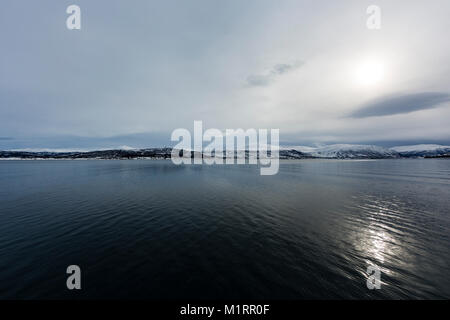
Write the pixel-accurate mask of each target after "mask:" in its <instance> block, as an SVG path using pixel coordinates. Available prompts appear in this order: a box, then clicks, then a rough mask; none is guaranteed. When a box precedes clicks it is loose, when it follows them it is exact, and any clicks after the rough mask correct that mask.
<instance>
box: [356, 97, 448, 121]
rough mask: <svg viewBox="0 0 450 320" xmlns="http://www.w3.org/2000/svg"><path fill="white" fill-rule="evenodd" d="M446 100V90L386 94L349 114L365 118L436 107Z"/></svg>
mask: <svg viewBox="0 0 450 320" xmlns="http://www.w3.org/2000/svg"><path fill="white" fill-rule="evenodd" d="M447 101H450V94H448V93H446V92H421V93H413V94H402V95H400V94H397V95H388V96H384V97H381V98H377V99H375V100H372V101H370V102H368V103H366V104H365V105H363V106H362V107H361V108H360V109H358V110H356V111H354V112H353V113H352V114H351V115H350V116H351V117H353V118H367V117H376V116H388V115H394V114H401V113H410V112H414V111H418V110H424V109H432V108H436V107H437V106H438V105H439V104H441V103H444V102H447Z"/></svg>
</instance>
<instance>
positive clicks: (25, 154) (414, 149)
mask: <svg viewBox="0 0 450 320" xmlns="http://www.w3.org/2000/svg"><path fill="white" fill-rule="evenodd" d="M268 149H269V150H270V149H271V148H268ZM272 150H273V149H272ZM186 151H187V150H186ZM171 152H172V149H171V148H148V149H134V148H125V147H121V148H120V149H112V150H96V151H88V152H85V151H73V150H71V151H68V150H64V151H63V152H61V151H60V150H58V151H55V150H40V151H35V150H33V151H32V150H21V151H18V150H10V151H0V159H141V158H156V159H169V158H170V157H171ZM187 152H191V151H187ZM192 154H193V152H191V155H192ZM241 156H243V157H246V158H247V157H252V156H253V155H252V154H250V153H249V151H248V150H247V151H245V152H244V153H243V154H242V155H241ZM224 157H235V155H234V152H226V153H225V154H224ZM238 157H239V155H238ZM279 157H280V159H307V158H331V159H389V158H415V157H439V158H449V157H450V146H441V145H414V146H398V147H393V148H384V147H379V146H374V145H355V144H333V145H325V146H318V147H306V146H281V147H280V148H279Z"/></svg>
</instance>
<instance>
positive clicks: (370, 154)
mask: <svg viewBox="0 0 450 320" xmlns="http://www.w3.org/2000/svg"><path fill="white" fill-rule="evenodd" d="M282 150H296V151H299V152H301V153H303V154H306V155H309V156H311V157H315V158H336V159H383V158H398V157H399V154H398V153H397V152H396V151H394V150H390V149H387V148H383V147H379V146H374V145H358V144H333V145H327V146H319V147H305V146H296V147H283V148H282ZM280 153H282V152H281V151H280Z"/></svg>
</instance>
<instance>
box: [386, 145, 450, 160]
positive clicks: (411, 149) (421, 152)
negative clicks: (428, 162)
mask: <svg viewBox="0 0 450 320" xmlns="http://www.w3.org/2000/svg"><path fill="white" fill-rule="evenodd" d="M390 150H393V151H395V152H398V153H399V154H400V156H402V157H433V156H442V155H446V154H450V146H441V145H438V144H416V145H412V146H398V147H392V148H390Z"/></svg>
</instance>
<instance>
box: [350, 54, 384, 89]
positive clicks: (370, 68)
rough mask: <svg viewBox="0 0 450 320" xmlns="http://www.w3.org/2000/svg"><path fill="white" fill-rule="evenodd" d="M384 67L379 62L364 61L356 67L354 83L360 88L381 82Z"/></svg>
mask: <svg viewBox="0 0 450 320" xmlns="http://www.w3.org/2000/svg"><path fill="white" fill-rule="evenodd" d="M384 76H385V65H384V63H383V62H382V61H379V60H365V61H363V62H361V63H360V64H359V65H357V67H356V71H355V78H356V83H357V84H359V85H362V86H373V85H376V84H379V83H380V82H382V81H383V79H384Z"/></svg>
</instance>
